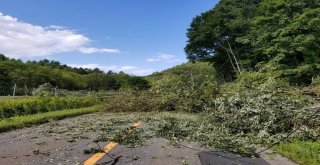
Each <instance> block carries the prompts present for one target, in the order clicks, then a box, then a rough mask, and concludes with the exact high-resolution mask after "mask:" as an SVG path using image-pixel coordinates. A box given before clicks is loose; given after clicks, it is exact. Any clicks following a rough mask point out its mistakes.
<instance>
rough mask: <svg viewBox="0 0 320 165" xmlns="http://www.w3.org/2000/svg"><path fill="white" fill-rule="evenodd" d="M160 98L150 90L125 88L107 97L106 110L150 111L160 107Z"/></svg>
mask: <svg viewBox="0 0 320 165" xmlns="http://www.w3.org/2000/svg"><path fill="white" fill-rule="evenodd" d="M160 103H161V102H160V101H159V98H158V97H157V96H156V95H154V94H153V93H152V92H149V91H135V90H125V91H123V92H121V93H119V94H114V95H112V96H110V97H109V98H107V99H106V104H105V107H104V110H105V111H110V112H148V111H157V110H159V109H160V107H161V105H160Z"/></svg>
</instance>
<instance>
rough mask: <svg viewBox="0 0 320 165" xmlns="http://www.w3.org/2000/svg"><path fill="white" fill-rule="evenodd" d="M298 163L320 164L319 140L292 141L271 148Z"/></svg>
mask: <svg viewBox="0 0 320 165" xmlns="http://www.w3.org/2000/svg"><path fill="white" fill-rule="evenodd" d="M273 149H274V150H276V151H278V152H279V153H280V154H282V155H284V156H286V157H288V158H290V159H291V160H293V161H295V162H296V163H298V164H307V165H318V164H320V141H319V140H318V141H309V142H308V141H306V142H301V141H293V142H291V143H283V144H280V145H278V146H276V147H274V148H273Z"/></svg>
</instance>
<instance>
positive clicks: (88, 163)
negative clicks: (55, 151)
mask: <svg viewBox="0 0 320 165" xmlns="http://www.w3.org/2000/svg"><path fill="white" fill-rule="evenodd" d="M140 124H141V122H140V121H138V122H135V123H133V125H132V127H131V128H130V129H129V131H128V133H131V132H132V130H133V129H134V128H137V127H139V126H140ZM117 145H118V143H117V142H110V143H108V144H107V145H106V146H105V147H104V148H103V151H104V152H98V153H96V154H94V155H93V156H91V157H90V158H89V159H87V160H86V161H85V162H84V163H83V165H94V164H95V163H96V162H97V161H99V160H100V159H101V158H102V157H103V156H105V155H106V153H108V152H109V151H111V150H112V149H113V148H115V147H116V146H117Z"/></svg>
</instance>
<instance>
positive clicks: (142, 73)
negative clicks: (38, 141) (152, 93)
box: [68, 64, 154, 76]
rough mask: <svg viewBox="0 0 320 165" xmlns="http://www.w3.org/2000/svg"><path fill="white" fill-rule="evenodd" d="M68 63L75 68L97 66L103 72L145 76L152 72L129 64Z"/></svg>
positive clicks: (92, 67) (93, 67)
mask: <svg viewBox="0 0 320 165" xmlns="http://www.w3.org/2000/svg"><path fill="white" fill-rule="evenodd" d="M68 65H69V66H71V67H75V68H89V69H95V68H99V69H101V70H103V71H104V72H108V71H109V70H112V71H115V72H120V71H124V72H126V73H129V74H133V75H137V76H145V75H149V74H151V73H153V72H154V70H153V69H145V68H139V67H136V66H130V65H125V66H105V65H100V64H68Z"/></svg>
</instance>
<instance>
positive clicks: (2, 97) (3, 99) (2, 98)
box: [0, 96, 38, 102]
mask: <svg viewBox="0 0 320 165" xmlns="http://www.w3.org/2000/svg"><path fill="white" fill-rule="evenodd" d="M36 98H38V97H37V96H16V97H15V98H14V99H13V98H12V96H0V102H1V101H20V100H24V99H36Z"/></svg>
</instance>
